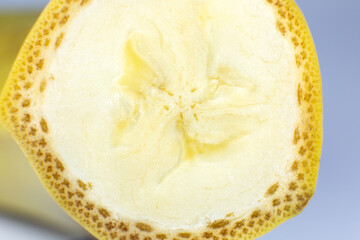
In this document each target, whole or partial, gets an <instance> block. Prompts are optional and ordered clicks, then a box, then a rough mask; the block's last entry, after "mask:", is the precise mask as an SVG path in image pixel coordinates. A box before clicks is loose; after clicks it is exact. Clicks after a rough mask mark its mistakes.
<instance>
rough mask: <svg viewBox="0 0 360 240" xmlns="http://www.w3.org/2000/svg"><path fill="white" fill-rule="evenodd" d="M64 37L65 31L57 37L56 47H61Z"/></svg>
mask: <svg viewBox="0 0 360 240" xmlns="http://www.w3.org/2000/svg"><path fill="white" fill-rule="evenodd" d="M63 38H64V33H60V35H59V36H58V37H57V38H56V41H55V49H57V48H59V47H60V45H61V42H62V40H63Z"/></svg>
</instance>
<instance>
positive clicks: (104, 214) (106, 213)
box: [99, 208, 110, 218]
mask: <svg viewBox="0 0 360 240" xmlns="http://www.w3.org/2000/svg"><path fill="white" fill-rule="evenodd" d="M99 213H100V215H101V216H103V217H104V218H107V217H110V213H109V212H108V211H107V210H105V209H104V208H101V209H99Z"/></svg>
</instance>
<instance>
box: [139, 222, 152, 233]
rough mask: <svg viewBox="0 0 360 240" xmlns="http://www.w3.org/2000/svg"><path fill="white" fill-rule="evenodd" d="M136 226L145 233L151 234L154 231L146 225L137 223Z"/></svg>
mask: <svg viewBox="0 0 360 240" xmlns="http://www.w3.org/2000/svg"><path fill="white" fill-rule="evenodd" d="M135 226H136V227H137V228H138V229H140V230H141V231H143V232H151V231H152V227H151V226H150V225H148V224H146V223H136V225H135Z"/></svg>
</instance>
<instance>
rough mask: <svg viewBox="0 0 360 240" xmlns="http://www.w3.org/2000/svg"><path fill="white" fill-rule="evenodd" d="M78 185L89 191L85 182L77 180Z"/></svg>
mask: <svg viewBox="0 0 360 240" xmlns="http://www.w3.org/2000/svg"><path fill="white" fill-rule="evenodd" d="M77 183H78V185H79V187H80V188H81V189H82V190H84V191H86V190H87V189H88V186H87V185H86V184H85V183H84V182H83V181H81V180H77Z"/></svg>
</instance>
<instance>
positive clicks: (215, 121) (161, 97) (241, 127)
mask: <svg viewBox="0 0 360 240" xmlns="http://www.w3.org/2000/svg"><path fill="white" fill-rule="evenodd" d="M146 44H147V41H146V38H144V37H142V36H139V35H136V34H133V35H132V36H131V37H130V39H129V40H127V41H126V43H125V47H124V51H123V58H124V64H123V65H124V66H123V72H122V74H121V76H120V78H119V80H118V84H119V86H118V87H119V91H120V92H121V93H122V94H123V96H124V99H126V101H127V102H128V103H130V105H131V106H132V107H131V109H130V110H129V111H125V112H123V114H122V116H121V117H120V118H119V120H118V124H117V126H116V131H114V135H113V139H114V145H118V144H120V142H121V139H122V138H123V134H124V132H126V131H132V130H133V129H135V128H137V127H138V126H137V120H139V118H141V117H142V113H141V111H140V109H142V108H147V109H146V110H145V111H149V112H159V114H160V115H163V116H162V118H163V119H165V120H166V121H168V123H169V122H172V124H173V125H176V128H177V130H178V131H179V134H180V135H181V136H182V143H181V145H182V149H183V150H182V151H181V152H182V153H181V154H182V156H181V157H180V158H181V159H192V158H193V157H194V156H195V155H196V154H207V153H210V152H213V151H216V150H221V149H224V148H225V147H226V145H227V144H228V143H229V142H230V141H231V140H233V139H235V138H239V137H241V136H243V135H244V134H245V133H246V132H249V131H251V130H252V127H250V126H249V123H247V121H244V120H242V119H241V118H240V117H241V115H240V114H239V111H240V112H241V102H240V103H239V104H236V103H235V102H236V99H234V98H236V97H237V98H239V97H241V96H242V95H245V93H241V91H244V92H247V93H253V94H254V93H255V88H256V87H255V86H254V85H253V84H252V83H251V81H250V80H248V79H245V80H244V79H241V76H240V74H237V72H236V70H233V69H230V68H227V67H221V68H220V69H217V71H216V72H215V73H214V74H213V75H212V76H207V72H209V70H208V69H205V70H206V72H205V74H201V73H200V74H192V75H190V76H188V78H190V79H184V76H183V74H181V72H180V71H178V70H177V69H176V64H174V63H169V62H164V63H162V64H167V65H169V66H167V68H169V69H171V71H172V72H173V73H175V74H173V76H171V78H170V77H168V78H167V77H166V76H165V74H164V73H163V72H162V69H164V68H166V67H164V66H163V65H162V66H156V65H152V64H151V61H149V60H147V59H146V56H144V54H142V52H141V48H145V49H151V48H146V46H145V47H144V45H146ZM143 51H146V50H143ZM149 54H152V56H149ZM147 55H148V58H150V57H152V58H156V56H157V55H158V53H156V52H151V51H150V52H149V51H147ZM210 61H211V60H210ZM210 61H207V63H208V65H207V66H206V67H209V64H210V63H209V62H210ZM199 78H203V79H199ZM229 80H232V81H234V82H241V81H243V82H244V83H243V86H234V85H232V84H227V83H226V82H228V81H229ZM199 83H202V86H201V85H199ZM224 89H226V90H227V92H228V93H233V94H232V96H231V95H228V96H225V94H223V93H221V91H222V90H224ZM237 90H241V91H237ZM219 100H220V101H221V100H227V103H221V102H220V103H218V104H217V105H218V106H216V107H217V111H218V112H217V113H215V114H212V113H211V111H213V109H211V110H210V111H209V110H206V108H207V106H211V104H212V103H213V102H214V101H219ZM254 105H255V106H256V105H257V104H256V103H254ZM144 106H145V107H144ZM229 107H232V108H233V110H232V111H231V112H230V114H229V113H227V112H226V111H228V112H229V109H228V108H229ZM204 110H205V111H204ZM227 114H228V116H227V117H226V115H227ZM251 120H252V121H253V125H254V127H256V125H257V124H258V123H259V120H258V119H254V118H251ZM174 123H176V124H174ZM219 124H221V125H231V127H232V130H231V131H229V129H228V127H221V126H219ZM206 125H207V126H206ZM201 127H205V129H201Z"/></svg>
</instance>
